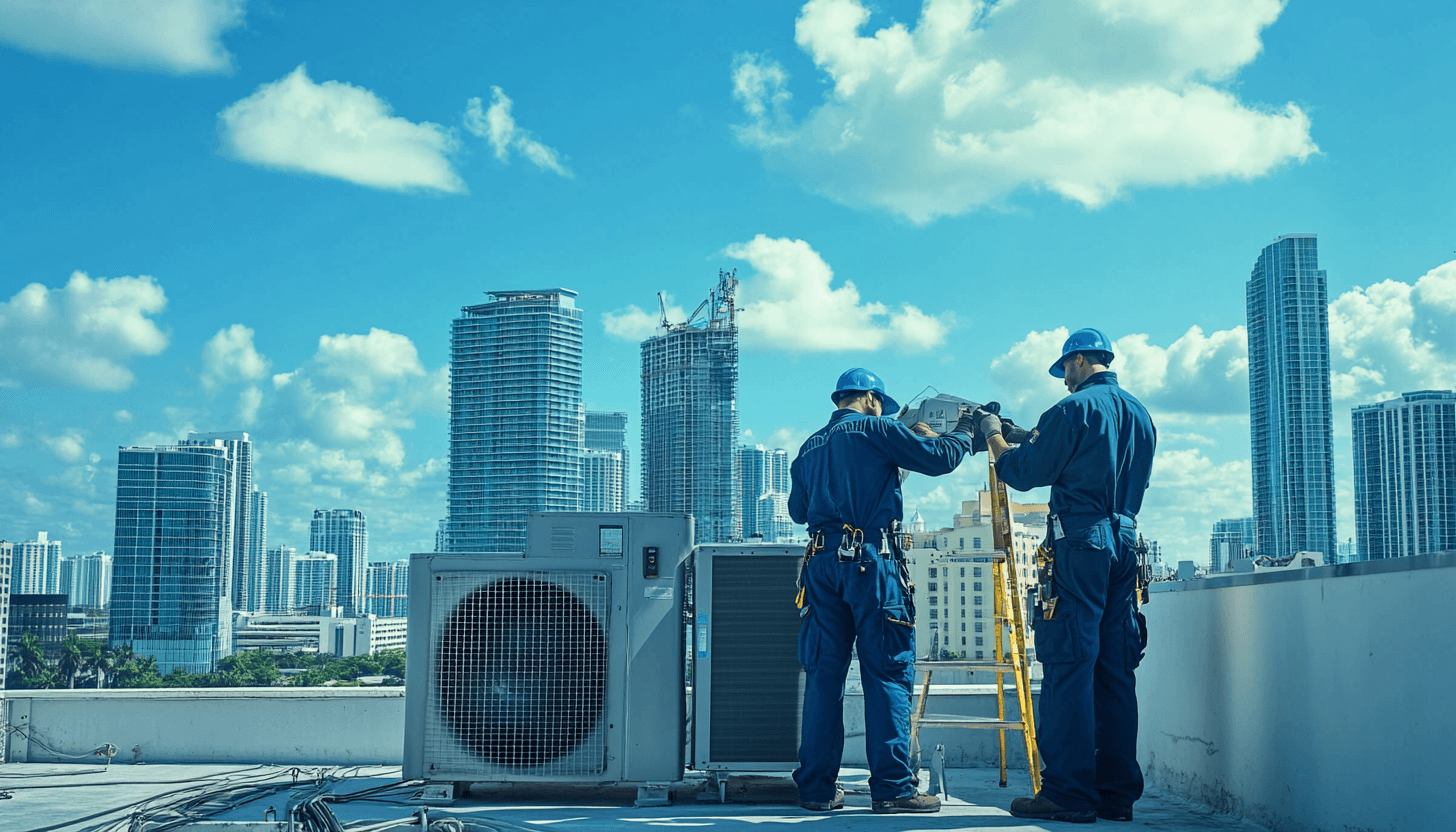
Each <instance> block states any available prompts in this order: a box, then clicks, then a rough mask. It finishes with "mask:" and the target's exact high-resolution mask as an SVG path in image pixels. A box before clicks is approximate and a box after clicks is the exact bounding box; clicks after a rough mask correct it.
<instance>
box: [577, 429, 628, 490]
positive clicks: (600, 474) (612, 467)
mask: <svg viewBox="0 0 1456 832" xmlns="http://www.w3.org/2000/svg"><path fill="white" fill-rule="evenodd" d="M585 435H586V442H585V446H586V456H585V458H584V460H583V462H582V486H581V510H582V511H622V510H623V508H625V505H626V503H627V501H628V497H627V495H628V493H630V492H629V489H628V479H629V475H630V474H631V471H632V455H631V454H630V453H629V452H628V450H627V414H625V413H621V412H607V411H598V410H588V411H587V412H586V434H585Z"/></svg>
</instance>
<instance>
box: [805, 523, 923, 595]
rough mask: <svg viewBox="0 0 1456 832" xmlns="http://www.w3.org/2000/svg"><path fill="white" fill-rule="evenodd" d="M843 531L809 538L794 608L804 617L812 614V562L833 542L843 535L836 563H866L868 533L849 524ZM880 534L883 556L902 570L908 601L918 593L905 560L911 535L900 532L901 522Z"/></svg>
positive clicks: (846, 524) (836, 555)
mask: <svg viewBox="0 0 1456 832" xmlns="http://www.w3.org/2000/svg"><path fill="white" fill-rule="evenodd" d="M842 528H843V531H842V532H835V531H832V530H831V531H825V530H824V529H820V530H818V531H816V532H812V533H811V534H810V535H809V542H808V544H807V545H805V546H804V557H803V559H801V560H800V561H799V576H798V578H797V579H796V580H795V582H794V583H795V586H796V588H797V590H798V591H797V593H796V594H795V596H794V604H795V606H797V607H798V608H799V616H800V617H803V616H804V615H806V614H807V613H808V611H809V610H808V607H806V606H805V605H804V569H805V568H806V567H807V566H808V565H809V561H810V559H812V558H813V557H814V556H815V555H817V554H819V553H820V552H822V551H824V550H825V549H827V548H828V544H829V543H830V542H832V541H833V539H834V536H835V535H836V534H838V535H839V541H838V544H837V545H836V547H835V550H834V557H835V560H837V561H839V562H840V563H861V562H863V561H864V559H865V558H864V544H865V532H864V529H858V528H855V527H854V526H851V525H850V524H848V523H845V524H844V525H843V527H842ZM877 531H878V532H879V538H880V545H879V551H880V553H881V556H882V557H884V558H885V559H887V560H892V561H894V562H895V563H896V564H897V565H898V566H899V572H900V584H901V587H902V588H903V589H904V590H905V593H906V597H907V599H908V598H909V596H910V595H912V594H913V593H914V592H915V583H914V582H913V581H911V580H910V565H909V563H907V562H906V560H905V550H906V549H908V548H910V545H909V543H910V540H911V538H910V535H908V534H903V533H902V532H901V531H900V521H899V520H891V521H890V527H889V528H887V529H884V528H882V529H878V530H877ZM871 539H873V538H871Z"/></svg>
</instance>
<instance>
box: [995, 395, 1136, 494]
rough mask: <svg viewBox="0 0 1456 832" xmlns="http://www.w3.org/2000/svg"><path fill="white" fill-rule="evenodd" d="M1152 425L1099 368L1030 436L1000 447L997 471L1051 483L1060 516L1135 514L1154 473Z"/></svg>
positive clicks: (1031, 483) (1016, 480)
mask: <svg viewBox="0 0 1456 832" xmlns="http://www.w3.org/2000/svg"><path fill="white" fill-rule="evenodd" d="M1156 445H1157V429H1156V428H1155V427H1154V425H1153V420H1152V418H1151V417H1150V416H1149V415H1148V411H1147V408H1145V407H1143V405H1142V402H1139V401H1138V400H1137V398H1136V397H1134V396H1133V395H1132V394H1131V393H1128V392H1127V391H1126V390H1123V389H1122V387H1121V386H1119V385H1118V383H1117V374H1116V373H1113V372H1110V371H1109V372H1101V373H1097V374H1096V375H1094V376H1092V377H1091V378H1089V379H1087V381H1085V382H1084V383H1083V384H1082V385H1081V386H1080V387H1078V389H1077V391H1076V392H1075V393H1072V394H1071V395H1069V396H1067V397H1066V398H1064V399H1062V400H1061V401H1059V402H1057V403H1056V404H1055V405H1053V406H1052V407H1051V409H1049V410H1047V412H1046V413H1043V414H1042V417H1041V419H1040V421H1038V423H1037V426H1036V433H1035V435H1034V437H1033V438H1032V440H1031V441H1029V442H1027V443H1025V444H1023V445H1021V446H1020V447H1017V448H1013V449H1010V450H1008V451H1007V452H1006V453H1004V454H1002V455H1001V457H1000V458H999V459H998V460H997V463H996V473H997V474H998V475H999V476H1000V477H1001V479H1003V480H1004V481H1005V482H1006V484H1007V485H1009V486H1011V487H1012V488H1015V489H1018V490H1021V491H1026V490H1029V489H1031V488H1035V487H1037V486H1043V485H1050V486H1053V488H1052V497H1051V510H1052V512H1053V513H1054V514H1057V515H1058V516H1060V517H1061V518H1062V519H1063V521H1064V522H1074V523H1075V522H1077V521H1078V520H1081V519H1084V518H1085V519H1088V520H1091V519H1094V518H1103V517H1109V516H1111V515H1112V514H1121V515H1125V516H1128V517H1136V516H1137V514H1138V512H1139V511H1141V510H1142V502H1143V493H1144V492H1145V491H1146V490H1147V488H1148V482H1149V479H1150V477H1151V475H1152V468H1153V455H1154V453H1155V450H1156Z"/></svg>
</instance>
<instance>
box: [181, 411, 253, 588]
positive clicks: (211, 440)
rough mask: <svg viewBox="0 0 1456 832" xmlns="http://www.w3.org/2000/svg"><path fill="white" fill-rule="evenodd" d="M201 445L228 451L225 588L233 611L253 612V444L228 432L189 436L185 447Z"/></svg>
mask: <svg viewBox="0 0 1456 832" xmlns="http://www.w3.org/2000/svg"><path fill="white" fill-rule="evenodd" d="M192 443H201V444H203V445H210V446H215V447H217V446H219V443H221V444H220V447H222V448H225V449H226V450H227V468H228V477H227V484H226V486H225V488H226V493H225V495H224V497H225V500H226V503H227V517H226V521H225V528H224V529H223V536H224V546H225V547H226V548H227V553H228V556H227V558H226V560H225V562H224V563H223V575H222V585H223V591H224V592H226V593H227V596H228V600H229V601H230V602H231V603H232V606H233V608H234V609H239V610H249V609H252V603H253V602H252V599H251V598H250V597H249V595H250V592H251V590H252V586H251V585H250V584H249V582H248V576H250V575H252V573H253V568H252V562H251V560H250V558H251V557H252V554H253V547H252V543H251V534H252V530H253V500H252V494H253V443H252V441H251V440H249V439H248V434H247V432H246V431H241V430H229V431H219V432H216V433H197V432H192V433H189V434H187V440H186V441H185V442H183V443H182V444H183V445H188V444H192Z"/></svg>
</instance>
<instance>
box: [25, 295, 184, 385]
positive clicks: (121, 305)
mask: <svg viewBox="0 0 1456 832" xmlns="http://www.w3.org/2000/svg"><path fill="white" fill-rule="evenodd" d="M166 306H167V296H166V294H165V293H164V292H163V291H162V287H161V286H158V285H157V284H156V283H155V282H154V281H153V280H152V278H150V277H145V276H143V277H117V278H111V279H107V278H98V279H96V280H92V279H91V278H89V277H87V276H86V274H85V273H84V272H75V273H74V274H72V275H71V279H70V281H69V282H67V283H66V286H65V287H64V288H61V289H47V288H46V287H45V286H42V285H41V284H39V283H32V284H30V285H29V286H26V287H25V288H24V289H21V290H20V291H19V292H17V293H16V294H15V296H14V297H12V298H11V299H10V300H9V301H8V302H6V303H3V304H0V387H18V386H32V385H34V386H41V385H53V386H63V387H79V388H82V389H86V390H125V389H126V388H128V387H130V386H131V385H132V382H133V381H135V377H134V376H133V375H132V372H131V371H130V370H128V369H127V368H126V366H125V363H126V362H127V361H128V360H129V359H131V357H132V356H135V355H156V354H158V353H160V352H161V351H162V350H164V349H166V347H167V335H166V334H165V333H163V332H162V330H161V329H159V328H158V327H157V324H156V323H155V322H154V321H153V320H152V319H151V316H154V315H157V314H159V313H160V312H161V311H162V310H163V309H165V308H166Z"/></svg>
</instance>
